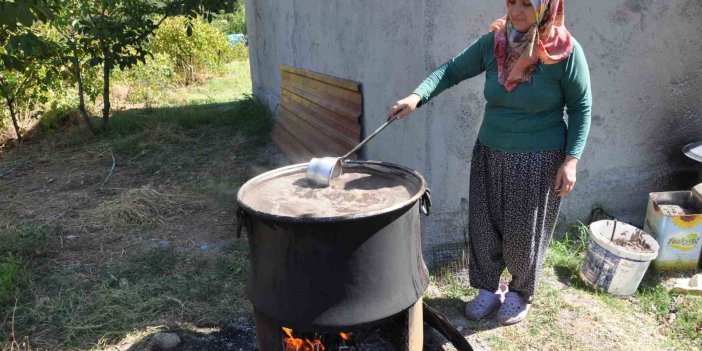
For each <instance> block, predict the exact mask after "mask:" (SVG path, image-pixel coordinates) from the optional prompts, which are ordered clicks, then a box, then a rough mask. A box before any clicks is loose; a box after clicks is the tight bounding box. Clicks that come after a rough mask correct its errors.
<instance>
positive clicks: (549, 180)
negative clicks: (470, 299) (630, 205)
mask: <svg viewBox="0 0 702 351" xmlns="http://www.w3.org/2000/svg"><path fill="white" fill-rule="evenodd" d="M564 158H565V151H563V150H554V151H541V152H504V151H500V150H495V149H491V148H488V147H486V146H485V145H483V144H482V143H480V141H478V142H476V144H475V148H474V149H473V159H472V164H471V170H470V197H469V199H470V200H469V252H470V254H469V279H470V284H471V286H473V287H474V288H482V289H485V290H488V291H496V290H497V289H498V286H499V282H500V275H501V274H502V272H503V271H504V269H505V268H507V270H508V271H509V273H510V274H511V275H512V280H511V282H510V283H509V290H510V291H513V292H516V293H518V294H519V295H520V296H521V297H522V298H523V299H525V300H526V301H528V302H531V301H532V300H533V298H534V293H535V290H536V287H537V280H538V275H539V270H540V269H541V265H542V264H543V261H544V258H545V256H546V250H547V249H548V243H549V240H550V239H551V236H552V235H553V230H554V228H555V225H556V219H557V217H558V211H559V208H560V203H561V199H560V197H559V196H558V195H557V192H556V191H555V189H554V187H555V180H556V173H557V172H558V168H559V167H560V165H561V164H562V162H563V160H564Z"/></svg>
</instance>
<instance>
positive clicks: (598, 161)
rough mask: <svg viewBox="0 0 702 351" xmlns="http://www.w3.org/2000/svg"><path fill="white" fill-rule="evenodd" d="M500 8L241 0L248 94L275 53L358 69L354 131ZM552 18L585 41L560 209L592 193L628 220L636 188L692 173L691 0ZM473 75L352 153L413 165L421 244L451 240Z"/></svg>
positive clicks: (596, 8)
mask: <svg viewBox="0 0 702 351" xmlns="http://www.w3.org/2000/svg"><path fill="white" fill-rule="evenodd" d="M504 14H505V3H504V1H502V0H494V1H478V0H460V1H459V0H442V1H439V0H423V1H422V0H408V1H399V0H385V1H367V0H358V1H328V0H292V1H282V0H255V1H254V0H248V1H247V16H248V18H247V20H248V25H249V43H250V49H251V51H250V53H251V73H252V77H253V86H254V93H255V95H257V96H258V97H259V98H261V99H262V100H263V101H264V102H265V103H266V104H267V105H268V106H269V107H270V108H271V109H273V108H274V107H275V106H276V104H277V101H278V95H279V92H280V88H279V87H280V81H279V79H280V73H279V70H278V66H279V65H280V64H285V65H290V66H295V67H299V68H303V69H308V70H312V71H316V72H321V73H325V74H329V75H332V76H337V77H341V78H345V79H350V80H354V81H358V82H361V83H362V88H363V93H364V117H363V118H364V120H363V123H364V126H365V127H364V129H365V131H366V133H367V132H369V131H372V130H374V129H375V128H376V127H377V126H379V125H380V124H381V123H382V122H383V121H384V119H385V112H386V111H387V109H388V107H389V106H391V105H392V104H393V103H394V102H395V101H396V100H397V99H399V98H401V97H404V96H406V95H407V94H409V93H410V92H411V91H412V90H413V89H414V88H415V87H416V86H417V84H418V83H419V82H420V81H421V80H422V79H423V78H424V77H425V76H426V75H427V74H428V73H429V72H430V71H431V70H432V69H433V68H434V67H436V66H438V65H440V64H441V63H443V62H444V61H446V60H447V59H449V58H451V57H452V56H453V55H455V54H456V53H458V52H460V51H461V50H463V49H464V48H465V47H467V46H468V45H469V44H470V43H471V42H473V41H474V40H475V39H477V38H478V37H479V36H480V35H481V34H483V33H486V32H487V28H488V26H489V25H490V23H491V22H492V21H493V20H494V19H495V18H498V17H501V16H503V15H504ZM566 26H567V27H568V28H569V30H570V31H571V33H572V34H573V36H574V37H575V38H576V39H577V40H578V41H579V42H580V44H581V45H582V47H583V49H584V50H585V54H586V56H587V59H588V62H589V65H590V73H591V79H592V88H593V99H594V106H593V116H592V128H591V132H590V137H589V139H588V145H587V148H586V150H585V153H584V155H583V157H582V160H581V162H580V164H579V169H578V181H577V184H576V188H575V191H574V192H573V193H572V194H571V195H570V196H568V197H567V198H566V199H565V200H564V203H563V207H562V214H563V218H562V221H563V222H565V223H567V222H572V221H575V220H579V219H585V218H587V216H588V214H589V213H590V210H591V208H592V206H593V205H594V204H596V203H601V204H603V205H604V206H605V208H607V209H608V210H609V211H610V212H611V213H613V214H615V215H616V216H617V217H618V218H619V219H621V220H624V221H628V222H631V223H633V224H636V225H641V224H642V223H643V219H644V216H645V207H646V201H647V196H648V193H649V192H651V191H667V190H679V189H690V188H691V187H692V185H693V184H695V183H697V182H701V181H702V179H699V177H700V174H702V172H700V169H701V168H702V165H701V164H698V163H695V162H694V161H692V160H689V159H687V158H685V157H684V156H683V155H682V153H681V148H682V146H683V145H685V144H686V143H690V142H693V141H698V140H702V40H700V38H699V32H700V27H701V26H702V2H700V1H699V0H670V1H653V0H588V1H573V0H569V1H567V2H566ZM483 83H484V75H480V76H478V77H476V78H473V79H472V80H469V81H465V82H463V83H461V84H460V85H458V86H456V87H454V88H453V89H451V90H448V91H446V92H444V93H443V94H441V95H440V96H438V97H437V98H435V99H434V100H433V101H432V102H430V103H429V104H427V105H425V106H423V107H422V108H420V109H419V110H417V111H416V112H415V113H414V114H413V115H412V116H411V117H409V118H408V119H405V120H402V121H400V122H398V123H395V124H394V125H393V126H391V127H390V128H388V129H386V130H385V131H384V132H383V134H381V135H380V136H379V137H378V138H376V139H375V140H373V141H372V142H371V143H370V144H369V145H368V146H367V147H366V149H365V152H364V155H365V158H366V159H373V160H381V161H388V162H394V163H399V164H402V165H405V166H408V167H410V168H413V169H415V170H417V171H419V172H421V173H422V174H423V175H424V176H425V177H426V178H427V181H428V182H429V184H430V187H431V189H432V195H433V198H434V203H435V205H434V213H433V214H432V216H431V217H429V218H428V220H427V221H424V244H425V248H429V247H431V246H432V245H435V244H438V243H445V242H453V241H461V240H462V233H463V228H464V227H465V224H466V223H465V221H466V219H465V216H464V215H463V213H462V211H461V208H462V206H461V204H462V202H463V203H464V205H463V208H464V209H465V206H466V205H465V199H466V198H467V197H468V180H469V179H468V170H469V166H470V158H471V150H472V147H473V144H474V142H475V139H476V137H477V132H478V128H479V126H480V122H481V118H482V114H483V110H484V104H485V100H484V98H483V95H482V86H483Z"/></svg>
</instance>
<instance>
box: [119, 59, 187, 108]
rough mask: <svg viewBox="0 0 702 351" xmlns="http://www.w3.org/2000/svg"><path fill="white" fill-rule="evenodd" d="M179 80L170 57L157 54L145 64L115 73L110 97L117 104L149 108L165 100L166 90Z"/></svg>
mask: <svg viewBox="0 0 702 351" xmlns="http://www.w3.org/2000/svg"><path fill="white" fill-rule="evenodd" d="M179 80H180V77H179V76H178V74H176V72H175V68H174V66H173V61H172V59H171V57H170V56H168V55H166V54H163V53H157V54H155V55H154V56H153V58H150V59H147V60H146V62H145V63H142V64H139V65H136V66H134V67H132V68H130V69H127V70H124V71H117V72H115V73H114V78H113V80H112V82H113V87H112V88H111V91H112V94H111V96H112V98H113V99H114V100H115V102H116V103H118V104H119V103H129V104H142V103H143V104H145V105H146V106H151V105H154V104H156V103H158V102H159V101H162V100H163V99H165V98H166V93H165V91H166V90H167V88H169V87H170V86H171V85H173V84H174V83H176V82H178V81H179ZM121 88H124V89H121ZM123 90H124V91H123Z"/></svg>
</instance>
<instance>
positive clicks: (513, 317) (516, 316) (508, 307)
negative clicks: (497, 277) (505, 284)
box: [496, 291, 531, 325]
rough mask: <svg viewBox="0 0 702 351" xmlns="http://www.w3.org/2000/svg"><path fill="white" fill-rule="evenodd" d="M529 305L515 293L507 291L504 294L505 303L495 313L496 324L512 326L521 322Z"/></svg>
mask: <svg viewBox="0 0 702 351" xmlns="http://www.w3.org/2000/svg"><path fill="white" fill-rule="evenodd" d="M530 306H531V304H528V303H526V302H525V301H524V300H523V299H522V297H521V296H519V295H518V294H517V293H514V292H511V291H508V292H507V293H505V301H504V302H503V303H502V306H501V307H500V310H499V311H497V318H496V319H497V323H500V325H512V324H515V323H519V322H521V321H523V320H524V319H525V318H526V316H527V313H528V312H529V307H530Z"/></svg>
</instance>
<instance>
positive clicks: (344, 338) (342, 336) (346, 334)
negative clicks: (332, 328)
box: [339, 333, 351, 341]
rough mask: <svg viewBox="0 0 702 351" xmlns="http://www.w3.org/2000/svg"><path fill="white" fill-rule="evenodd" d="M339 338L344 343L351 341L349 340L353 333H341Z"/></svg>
mask: <svg viewBox="0 0 702 351" xmlns="http://www.w3.org/2000/svg"><path fill="white" fill-rule="evenodd" d="M339 336H340V337H341V339H343V340H344V341H349V339H350V338H351V333H339Z"/></svg>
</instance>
